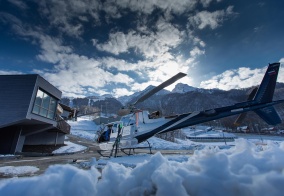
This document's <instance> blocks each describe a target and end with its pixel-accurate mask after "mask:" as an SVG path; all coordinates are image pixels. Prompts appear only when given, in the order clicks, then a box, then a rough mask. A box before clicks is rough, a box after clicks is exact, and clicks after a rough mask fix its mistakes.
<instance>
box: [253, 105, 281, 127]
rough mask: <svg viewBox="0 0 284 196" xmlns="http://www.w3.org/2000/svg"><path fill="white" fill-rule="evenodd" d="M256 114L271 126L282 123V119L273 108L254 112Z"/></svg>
mask: <svg viewBox="0 0 284 196" xmlns="http://www.w3.org/2000/svg"><path fill="white" fill-rule="evenodd" d="M254 112H255V113H257V114H258V116H259V117H260V118H262V119H263V120H264V121H265V122H266V123H267V124H269V125H277V124H279V123H281V118H280V116H279V115H278V113H277V112H276V110H275V108H274V107H273V106H270V107H266V108H262V109H258V110H254Z"/></svg>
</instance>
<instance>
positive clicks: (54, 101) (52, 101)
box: [49, 97, 57, 111]
mask: <svg viewBox="0 0 284 196" xmlns="http://www.w3.org/2000/svg"><path fill="white" fill-rule="evenodd" d="M56 106H57V103H56V100H55V99H54V98H52V97H51V99H50V106H49V110H50V111H55V110H56Z"/></svg>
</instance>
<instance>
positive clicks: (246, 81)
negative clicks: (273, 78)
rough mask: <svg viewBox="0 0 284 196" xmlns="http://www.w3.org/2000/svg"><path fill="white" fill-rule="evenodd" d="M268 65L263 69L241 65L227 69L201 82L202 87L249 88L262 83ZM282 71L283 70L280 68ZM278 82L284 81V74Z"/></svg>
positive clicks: (280, 75) (279, 77) (223, 88)
mask: <svg viewBox="0 0 284 196" xmlns="http://www.w3.org/2000/svg"><path fill="white" fill-rule="evenodd" d="M266 69H267V67H264V68H262V69H251V68H248V67H240V68H238V69H232V70H227V71H225V72H223V73H221V74H219V75H217V76H214V77H212V78H211V79H209V80H206V81H202V82H201V83H200V87H201V88H205V89H214V88H219V89H222V90H230V89H238V88H248V87H251V86H256V85H258V84H260V82H261V80H262V78H263V76H264V73H265V71H266ZM280 71H281V70H280ZM277 81H278V82H284V75H283V74H279V75H278V79H277Z"/></svg>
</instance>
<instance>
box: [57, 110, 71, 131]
mask: <svg viewBox="0 0 284 196" xmlns="http://www.w3.org/2000/svg"><path fill="white" fill-rule="evenodd" d="M55 120H56V121H57V126H56V128H57V129H59V130H60V131H62V132H64V133H67V134H69V133H70V128H71V126H70V125H69V124H68V123H67V122H65V120H64V119H63V118H62V117H61V116H59V115H58V114H56V117H55Z"/></svg>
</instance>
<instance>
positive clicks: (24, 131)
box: [0, 74, 70, 154]
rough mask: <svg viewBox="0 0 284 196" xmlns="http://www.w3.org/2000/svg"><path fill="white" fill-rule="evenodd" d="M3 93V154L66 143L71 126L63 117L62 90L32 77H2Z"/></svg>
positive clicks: (0, 100)
mask: <svg viewBox="0 0 284 196" xmlns="http://www.w3.org/2000/svg"><path fill="white" fill-rule="evenodd" d="M0 91H1V93H0V105H1V109H0V154H14V153H16V152H22V149H23V146H24V145H57V144H63V143H64V138H65V134H68V133H70V126H69V125H68V124H67V123H66V122H65V121H64V120H63V119H62V118H61V117H60V115H59V113H60V106H58V102H59V100H60V99H61V94H62V92H61V91H60V90H58V89H57V88H56V87H54V86H53V85H51V84H50V83H49V82H47V81H46V80H45V79H44V78H42V77H41V76H39V75H37V74H32V75H0ZM61 110H62V108H61Z"/></svg>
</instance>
